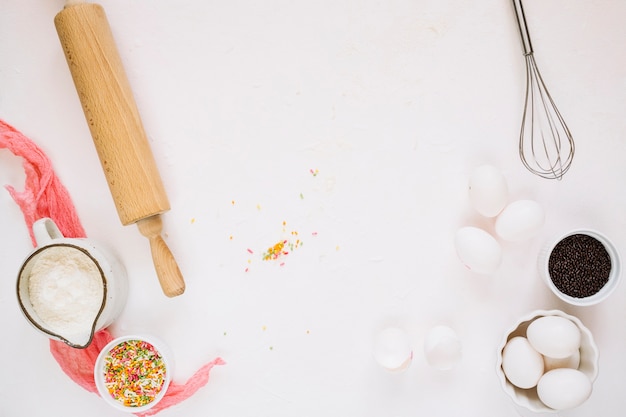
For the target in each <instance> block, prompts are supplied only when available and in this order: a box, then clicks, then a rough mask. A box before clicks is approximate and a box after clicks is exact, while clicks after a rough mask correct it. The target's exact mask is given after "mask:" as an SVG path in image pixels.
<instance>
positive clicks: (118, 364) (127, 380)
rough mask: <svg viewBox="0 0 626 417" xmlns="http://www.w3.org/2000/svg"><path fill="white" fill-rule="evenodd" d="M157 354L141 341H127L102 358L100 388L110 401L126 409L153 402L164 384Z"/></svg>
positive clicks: (152, 347) (163, 370)
mask: <svg viewBox="0 0 626 417" xmlns="http://www.w3.org/2000/svg"><path fill="white" fill-rule="evenodd" d="M165 374H166V369H165V363H164V361H163V357H162V356H161V354H160V353H159V352H158V351H157V350H156V349H155V348H154V346H152V345H151V344H150V343H148V342H145V341H143V340H128V341H125V342H122V343H120V344H119V345H117V346H115V347H114V348H113V349H111V350H110V351H109V352H108V354H107V355H106V356H105V357H104V384H105V386H106V388H107V390H108V391H109V394H111V397H113V399H114V400H116V401H118V402H120V403H121V404H123V405H124V406H126V407H142V406H144V405H147V404H149V403H151V402H152V401H154V399H155V398H156V397H157V395H158V394H159V392H161V389H162V388H163V384H164V383H165Z"/></svg>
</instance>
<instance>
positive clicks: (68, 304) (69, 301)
mask: <svg viewBox="0 0 626 417" xmlns="http://www.w3.org/2000/svg"><path fill="white" fill-rule="evenodd" d="M28 290H29V295H30V302H31V304H32V305H33V309H34V310H35V312H36V313H37V315H38V316H39V319H40V324H41V325H42V326H43V327H44V328H46V329H47V330H50V331H52V332H53V333H56V334H58V335H60V336H63V337H64V338H66V339H68V340H69V341H70V342H73V343H79V344H80V343H82V342H83V340H84V341H85V342H86V340H85V339H87V338H88V337H89V335H90V330H91V326H92V324H93V321H94V319H95V317H96V314H98V311H99V310H100V307H101V305H102V298H103V295H104V287H103V283H102V278H101V276H100V271H99V270H98V268H97V266H96V265H95V264H94V262H93V261H92V260H91V259H90V258H89V257H88V256H87V255H85V254H84V253H83V252H81V251H80V250H78V249H75V248H72V247H68V246H53V247H50V248H48V249H46V250H45V251H43V252H42V253H41V254H39V256H38V258H37V259H36V260H35V264H34V265H33V267H32V270H31V272H30V278H29V283H28ZM77 339H79V340H77Z"/></svg>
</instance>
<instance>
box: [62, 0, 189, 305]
mask: <svg viewBox="0 0 626 417" xmlns="http://www.w3.org/2000/svg"><path fill="white" fill-rule="evenodd" d="M54 23H55V26H56V30H57V33H58V35H59V39H60V40H61V45H62V47H63V51H64V52H65V58H66V59H67V63H68V65H69V68H70V72H71V73H72V78H73V79H74V85H75V86H76V90H77V92H78V96H79V98H80V102H81V104H82V107H83V111H84V113H85V118H86V120H87V124H88V125H89V130H90V131H91V136H92V138H93V142H94V144H95V146H96V150H97V152H98V157H99V158H100V163H101V164H102V169H103V170H104V174H105V176H106V179H107V182H108V184H109V189H110V191H111V195H112V196H113V201H114V202H115V206H116V208H117V213H118V215H119V217H120V220H121V222H122V224H123V225H125V226H126V225H128V224H131V223H137V226H138V228H139V231H140V232H141V234H142V235H144V236H145V237H147V238H148V239H149V240H150V248H151V252H152V259H153V262H154V266H155V270H156V273H157V276H158V278H159V282H160V283H161V288H162V289H163V292H164V293H165V295H167V296H168V297H174V296H177V295H180V294H182V293H183V292H184V291H185V281H184V279H183V276H182V274H181V273H180V270H179V268H178V265H177V263H176V260H175V259H174V256H173V255H172V253H171V251H170V249H169V248H168V247H167V244H166V243H165V241H164V240H163V238H162V236H161V233H162V229H163V224H162V221H161V214H162V213H164V212H166V211H168V210H169V209H170V204H169V201H168V198H167V195H166V193H165V189H164V187H163V183H162V181H161V177H160V175H159V172H158V170H157V166H156V163H155V160H154V157H153V155H152V151H151V150H150V145H149V144H148V139H147V136H146V133H145V131H144V128H143V124H142V122H141V118H140V117H139V111H138V110H137V106H136V104H135V100H134V98H133V94H132V91H131V88H130V84H129V82H128V79H127V77H126V73H125V71H124V67H123V65H122V61H121V59H120V56H119V54H118V51H117V47H116V45H115V41H114V39H113V35H112V33H111V28H110V27H109V23H108V20H107V18H106V15H105V12H104V9H103V8H102V7H101V6H100V5H98V4H89V3H81V2H76V1H68V2H67V4H66V5H65V8H64V9H63V10H62V11H61V12H59V13H58V14H57V15H56V17H55V19H54Z"/></svg>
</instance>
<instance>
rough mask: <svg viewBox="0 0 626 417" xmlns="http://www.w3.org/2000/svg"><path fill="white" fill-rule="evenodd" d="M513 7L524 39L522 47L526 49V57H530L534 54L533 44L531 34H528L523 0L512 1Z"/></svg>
mask: <svg viewBox="0 0 626 417" xmlns="http://www.w3.org/2000/svg"><path fill="white" fill-rule="evenodd" d="M512 1H513V7H514V8H515V17H516V18H517V26H518V27H519V33H520V36H521V37H522V46H523V47H524V55H530V54H532V53H533V44H532V43H531V42H530V34H529V33H528V25H527V24H526V15H525V14H524V7H522V0H512Z"/></svg>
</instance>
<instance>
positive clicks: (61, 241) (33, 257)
mask: <svg viewBox="0 0 626 417" xmlns="http://www.w3.org/2000/svg"><path fill="white" fill-rule="evenodd" d="M33 234H34V236H35V241H36V243H37V247H36V248H35V249H34V250H33V251H32V252H31V253H30V254H29V255H28V256H27V257H26V260H25V261H24V262H23V263H22V266H21V268H20V271H19V274H18V278H17V298H18V301H19V304H20V308H21V310H22V312H23V313H24V315H25V316H26V318H27V319H28V321H29V322H30V323H31V324H32V325H33V326H34V327H35V328H36V329H37V330H39V331H41V332H43V333H44V334H46V335H47V336H48V337H49V338H51V339H56V340H60V341H62V342H64V343H66V344H68V345H69V346H72V347H75V348H85V347H87V346H89V344H90V343H91V341H92V340H93V336H94V334H95V333H96V332H97V331H99V330H102V329H104V328H105V327H107V326H109V325H110V324H112V323H113V321H114V320H115V319H116V318H117V317H118V316H119V315H120V313H121V312H122V310H123V309H124V306H125V304H126V299H127V295H128V281H127V277H126V271H125V269H124V267H123V266H122V264H121V263H120V262H119V261H117V260H116V259H115V257H114V256H113V255H112V254H111V253H109V252H108V251H107V250H106V249H105V248H104V247H103V246H102V245H101V244H98V243H96V242H94V241H92V240H90V239H86V238H66V237H64V236H63V234H62V233H61V232H60V230H59V228H58V227H57V225H56V224H55V223H54V221H53V220H52V219H49V218H42V219H39V220H37V221H36V222H35V223H34V224H33ZM60 248H64V249H60ZM63 250H65V252H62V251H63ZM53 251H56V253H57V254H58V253H68V252H67V251H70V252H69V253H71V254H72V257H73V258H76V257H78V258H79V259H80V260H81V261H84V262H85V263H86V265H90V267H91V269H93V267H95V269H96V270H97V275H98V280H97V282H98V284H101V286H102V287H101V290H100V287H98V292H97V293H98V294H102V298H101V299H97V300H95V299H94V300H93V302H92V303H91V305H87V306H86V307H87V308H89V311H95V314H94V316H93V317H90V318H88V319H87V321H85V323H86V324H87V323H88V325H85V326H84V328H82V329H80V331H78V332H76V331H72V332H71V334H61V332H60V331H59V329H58V328H56V329H54V328H53V327H54V326H51V325H50V323H49V322H48V323H46V321H45V320H43V319H42V317H41V314H39V313H38V312H37V306H33V302H32V301H33V300H34V298H33V297H31V286H30V284H31V282H30V281H31V277H32V273H33V268H37V270H42V269H43V270H44V271H45V270H46V268H49V269H50V270H52V269H53V268H55V267H56V266H58V264H54V263H53V262H56V259H57V258H58V255H57V256H56V257H55V258H51V257H50V254H51V253H52V252H53ZM73 251H76V252H73ZM52 260H55V261H52ZM58 261H59V263H61V262H63V259H59V260H58ZM38 262H41V263H40V264H39V265H38ZM90 263H92V264H93V265H91V264H90ZM57 275H58V274H57ZM57 275H55V278H56V277H57ZM61 278H62V277H61ZM50 279H51V281H49V282H48V283H47V284H48V287H52V291H57V294H59V292H58V289H57V288H54V287H55V285H56V282H55V281H54V280H52V278H50ZM71 290H72V288H68V289H67V291H71ZM68 298H69V297H68ZM79 298H80V297H79ZM85 300H86V298H85V299H83V300H80V299H78V300H72V301H73V302H77V303H80V302H85ZM59 301H65V300H58V299H54V300H50V305H48V306H46V308H47V309H48V310H51V309H52V310H54V309H55V308H58V313H59V315H62V314H63V312H64V311H66V310H64V309H62V308H61V307H57V306H56V305H55V303H56V304H57V305H58V304H59ZM64 308H65V307H64ZM40 311H41V310H40ZM67 311H71V310H67ZM55 312H56V311H55ZM74 316H76V315H75V314H74ZM72 318H73V317H68V318H67V319H68V320H70V319H72ZM91 319H93V320H91Z"/></svg>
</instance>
